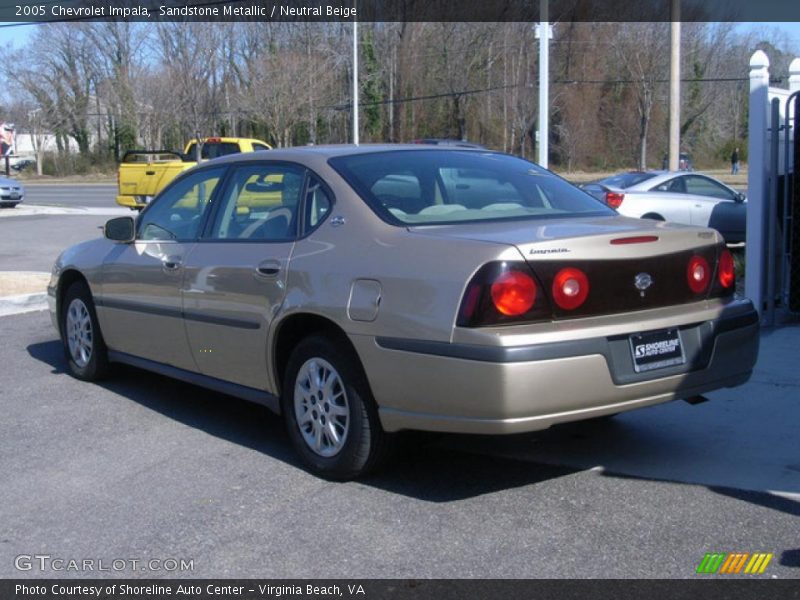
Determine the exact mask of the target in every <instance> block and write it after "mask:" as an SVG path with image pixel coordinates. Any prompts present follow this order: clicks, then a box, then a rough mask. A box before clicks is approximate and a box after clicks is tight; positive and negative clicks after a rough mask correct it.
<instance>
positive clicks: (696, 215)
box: [581, 171, 747, 244]
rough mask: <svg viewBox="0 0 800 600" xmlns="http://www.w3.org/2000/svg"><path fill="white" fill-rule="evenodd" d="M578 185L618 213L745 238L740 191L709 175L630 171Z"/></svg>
mask: <svg viewBox="0 0 800 600" xmlns="http://www.w3.org/2000/svg"><path fill="white" fill-rule="evenodd" d="M581 187H582V188H583V189H584V190H585V191H587V192H589V193H590V194H591V195H592V196H594V197H595V198H597V199H598V200H601V201H603V202H605V203H606V204H607V205H608V206H610V207H611V208H613V209H614V210H616V211H617V212H618V213H619V214H621V215H625V216H628V217H639V218H644V219H655V220H657V221H672V222H675V223H686V224H689V225H700V226H702V227H711V228H713V229H716V230H717V231H719V232H720V233H721V234H722V236H723V237H724V238H725V241H726V242H728V243H730V244H736V243H741V242H744V241H745V229H746V227H745V226H746V222H747V206H746V205H745V200H746V198H745V195H744V194H742V193H740V192H737V191H736V190H734V189H732V188H730V187H728V186H727V185H725V184H724V183H722V182H720V181H717V180H716V179H714V178H713V177H709V176H708V175H702V174H700V173H682V172H668V171H644V172H638V171H634V172H630V173H620V174H618V175H614V176H612V177H607V178H606V179H601V180H600V181H595V182H592V183H586V184H583V185H582V186H581Z"/></svg>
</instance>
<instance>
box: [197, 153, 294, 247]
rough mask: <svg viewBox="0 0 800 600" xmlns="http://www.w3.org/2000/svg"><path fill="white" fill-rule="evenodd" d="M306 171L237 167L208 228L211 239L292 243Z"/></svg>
mask: <svg viewBox="0 0 800 600" xmlns="http://www.w3.org/2000/svg"><path fill="white" fill-rule="evenodd" d="M304 179H305V171H304V170H303V169H302V168H301V167H299V166H297V165H285V164H255V165H247V166H240V167H237V168H236V169H235V170H234V172H233V175H232V176H231V177H230V179H229V183H228V186H227V189H226V190H225V194H224V197H223V200H222V202H221V203H220V208H219V211H218V212H217V216H216V218H215V220H214V225H213V227H212V229H211V234H210V236H209V238H210V239H218V240H250V241H264V242H280V241H288V240H293V239H294V238H295V231H296V229H297V214H298V212H297V211H298V206H299V204H300V195H301V193H302V189H303V181H304Z"/></svg>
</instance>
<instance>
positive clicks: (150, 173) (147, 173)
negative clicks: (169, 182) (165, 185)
mask: <svg viewBox="0 0 800 600" xmlns="http://www.w3.org/2000/svg"><path fill="white" fill-rule="evenodd" d="M144 174H145V175H155V174H156V172H155V171H145V172H144Z"/></svg>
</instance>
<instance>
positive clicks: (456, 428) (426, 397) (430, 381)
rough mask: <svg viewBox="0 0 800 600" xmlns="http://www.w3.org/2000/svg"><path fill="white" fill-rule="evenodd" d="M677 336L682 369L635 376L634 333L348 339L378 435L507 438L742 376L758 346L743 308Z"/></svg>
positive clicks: (753, 317)
mask: <svg viewBox="0 0 800 600" xmlns="http://www.w3.org/2000/svg"><path fill="white" fill-rule="evenodd" d="M678 329H679V330H680V336H681V341H682V344H683V345H684V347H685V352H686V363H685V364H683V365H679V366H674V367H666V368H662V369H657V370H654V371H649V372H645V373H636V372H635V370H634V368H633V359H632V356H631V351H630V345H629V342H628V335H629V334H632V333H638V332H640V331H642V330H641V329H631V330H630V331H629V332H627V333H620V334H619V335H611V336H606V337H590V338H584V339H574V340H570V341H566V342H560V341H559V342H550V343H545V344H536V345H526V346H511V347H507V346H506V347H503V346H483V345H476V344H449V343H441V342H424V341H418V340H407V339H395V338H374V337H368V336H352V337H351V339H352V340H353V343H354V345H355V346H356V350H357V351H358V353H359V356H360V357H361V359H362V362H363V363H364V367H365V371H366V373H367V375H368V379H369V381H370V385H371V387H372V391H373V393H374V395H375V398H376V400H377V402H378V404H379V407H380V408H379V412H380V417H381V422H382V424H383V427H384V428H385V429H386V430H387V431H399V430H403V429H418V430H427V431H446V432H454V433H484V434H508V433H520V432H525V431H534V430H537V429H545V428H547V427H549V426H551V425H553V424H555V423H560V422H566V421H576V420H581V419H589V418H593V417H597V416H602V415H606V414H614V413H618V412H622V411H627V410H632V409H635V408H640V407H644V406H649V405H653V404H658V403H662V402H667V401H670V400H675V399H681V398H689V397H691V396H696V395H698V394H703V393H706V392H710V391H712V390H715V389H719V388H724V387H733V386H736V385H740V384H742V383H744V382H745V381H747V379H749V377H750V375H751V373H752V369H753V366H754V365H755V362H756V358H757V356H758V345H759V325H758V314H757V312H756V311H755V309H754V308H753V306H752V304H751V303H750V302H749V301H741V302H736V303H732V304H731V305H730V306H728V307H726V308H725V309H724V310H722V311H720V314H719V316H718V317H717V318H714V319H710V320H705V321H700V322H697V321H695V322H691V323H683V324H681V325H679V326H678ZM644 330H645V331H646V330H647V327H646V322H645V329H644Z"/></svg>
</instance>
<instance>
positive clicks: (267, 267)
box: [256, 260, 281, 277]
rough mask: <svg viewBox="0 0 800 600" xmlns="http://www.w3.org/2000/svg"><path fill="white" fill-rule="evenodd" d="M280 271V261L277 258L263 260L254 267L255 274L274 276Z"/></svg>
mask: <svg viewBox="0 0 800 600" xmlns="http://www.w3.org/2000/svg"><path fill="white" fill-rule="evenodd" d="M280 272H281V263H279V262H278V261H277V260H265V261H264V262H262V263H261V264H259V265H258V266H257V267H256V276H258V277H275V276H276V275H278V273H280Z"/></svg>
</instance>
